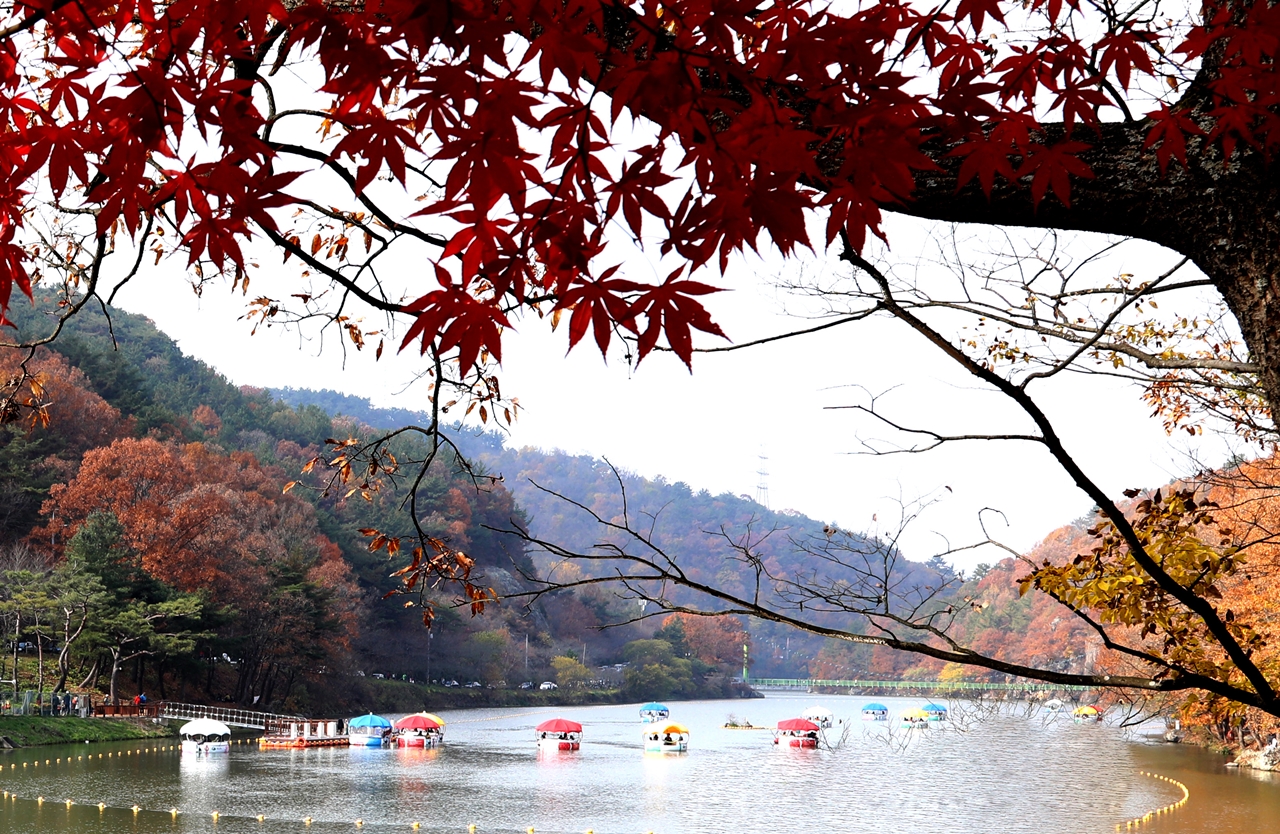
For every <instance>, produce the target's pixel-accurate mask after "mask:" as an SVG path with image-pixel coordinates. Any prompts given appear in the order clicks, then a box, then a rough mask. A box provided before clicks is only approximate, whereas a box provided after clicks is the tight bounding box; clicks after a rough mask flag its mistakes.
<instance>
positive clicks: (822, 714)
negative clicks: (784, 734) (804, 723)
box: [800, 707, 836, 730]
mask: <svg viewBox="0 0 1280 834" xmlns="http://www.w3.org/2000/svg"><path fill="white" fill-rule="evenodd" d="M800 717H801V718H804V719H806V720H808V721H812V722H813V723H814V724H817V725H818V726H819V727H821V728H822V729H824V730H826V729H829V728H830V727H831V724H832V722H834V721H835V717H836V714H835V713H834V712H832V711H831V710H829V709H827V708H826V707H809V708H808V709H807V710H805V711H804V712H802V713H800Z"/></svg>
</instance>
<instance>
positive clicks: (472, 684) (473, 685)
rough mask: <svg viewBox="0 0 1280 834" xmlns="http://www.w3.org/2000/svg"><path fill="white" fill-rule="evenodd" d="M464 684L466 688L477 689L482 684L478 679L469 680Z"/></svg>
mask: <svg viewBox="0 0 1280 834" xmlns="http://www.w3.org/2000/svg"><path fill="white" fill-rule="evenodd" d="M464 686H465V687H466V688H467V689H479V688H480V687H481V686H482V684H481V683H480V681H471V682H470V683H467V684H464Z"/></svg>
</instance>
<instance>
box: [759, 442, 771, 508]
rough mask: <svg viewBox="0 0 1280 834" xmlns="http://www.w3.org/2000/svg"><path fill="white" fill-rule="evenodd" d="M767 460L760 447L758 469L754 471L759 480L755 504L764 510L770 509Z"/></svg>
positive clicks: (762, 448)
mask: <svg viewBox="0 0 1280 834" xmlns="http://www.w3.org/2000/svg"><path fill="white" fill-rule="evenodd" d="M768 463H769V458H768V457H766V456H765V453H764V447H763V446H762V447H760V468H759V469H757V470H756V475H758V476H759V477H760V480H758V481H756V503H757V504H759V505H760V506H762V507H764V508H765V509H766V510H768V509H772V508H771V507H770V506H769V467H768Z"/></svg>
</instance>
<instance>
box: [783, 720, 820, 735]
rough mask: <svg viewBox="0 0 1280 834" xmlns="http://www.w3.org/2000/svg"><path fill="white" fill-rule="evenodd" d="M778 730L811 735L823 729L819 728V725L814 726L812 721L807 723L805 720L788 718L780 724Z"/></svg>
mask: <svg viewBox="0 0 1280 834" xmlns="http://www.w3.org/2000/svg"><path fill="white" fill-rule="evenodd" d="M778 729H779V730H791V731H794V732H801V733H809V732H817V731H818V730H820V729H821V727H819V726H818V725H817V724H814V723H813V722H812V721H806V720H805V719H803V718H788V719H786V720H785V721H779V722H778Z"/></svg>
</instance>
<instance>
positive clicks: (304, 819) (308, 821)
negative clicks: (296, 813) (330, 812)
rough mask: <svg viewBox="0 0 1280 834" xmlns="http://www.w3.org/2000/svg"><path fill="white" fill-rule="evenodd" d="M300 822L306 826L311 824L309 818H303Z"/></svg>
mask: <svg viewBox="0 0 1280 834" xmlns="http://www.w3.org/2000/svg"><path fill="white" fill-rule="evenodd" d="M302 821H303V822H305V823H306V824H307V825H310V824H311V817H303V818H302Z"/></svg>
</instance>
